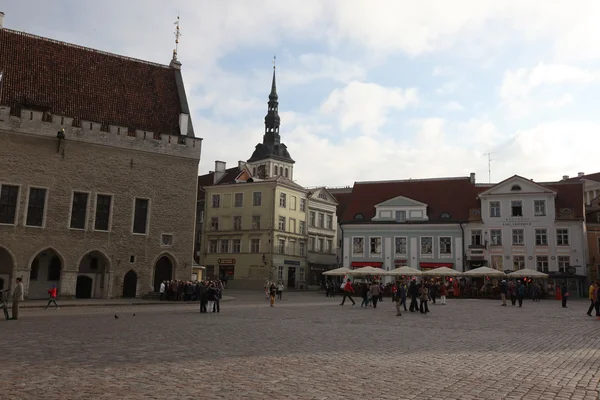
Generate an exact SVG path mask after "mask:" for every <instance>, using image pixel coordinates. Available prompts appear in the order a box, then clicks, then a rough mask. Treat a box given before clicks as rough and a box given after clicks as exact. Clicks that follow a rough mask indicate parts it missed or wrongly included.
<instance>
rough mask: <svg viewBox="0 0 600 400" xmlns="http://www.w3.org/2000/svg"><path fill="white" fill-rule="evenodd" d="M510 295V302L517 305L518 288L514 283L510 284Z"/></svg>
mask: <svg viewBox="0 0 600 400" xmlns="http://www.w3.org/2000/svg"><path fill="white" fill-rule="evenodd" d="M508 295H509V296H510V302H511V304H512V305H513V306H514V305H515V304H516V303H517V286H516V285H515V283H514V282H512V281H511V282H510V283H509V284H508Z"/></svg>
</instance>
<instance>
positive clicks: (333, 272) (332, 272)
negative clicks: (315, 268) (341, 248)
mask: <svg viewBox="0 0 600 400" xmlns="http://www.w3.org/2000/svg"><path fill="white" fill-rule="evenodd" d="M349 271H350V270H349V269H348V268H336V269H332V270H329V271H326V272H323V275H330V276H344V275H347V274H348V272H349Z"/></svg>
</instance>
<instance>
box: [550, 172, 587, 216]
mask: <svg viewBox="0 0 600 400" xmlns="http://www.w3.org/2000/svg"><path fill="white" fill-rule="evenodd" d="M542 185H544V186H545V187H548V188H550V189H552V190H555V191H556V192H557V193H556V200H555V205H556V216H557V218H567V219H573V218H575V219H581V220H582V219H583V218H584V216H585V203H584V197H583V188H584V183H583V181H581V180H580V181H566V182H564V181H563V182H553V183H543V184H542ZM566 208H569V209H571V210H573V213H572V214H568V215H567V214H564V213H561V210H562V209H566Z"/></svg>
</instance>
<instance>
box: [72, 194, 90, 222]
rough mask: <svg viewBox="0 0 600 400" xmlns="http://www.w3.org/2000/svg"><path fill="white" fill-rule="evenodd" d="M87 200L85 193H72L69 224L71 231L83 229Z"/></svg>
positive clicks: (87, 196)
mask: <svg viewBox="0 0 600 400" xmlns="http://www.w3.org/2000/svg"><path fill="white" fill-rule="evenodd" d="M88 198H89V195H88V194H87V193H82V192H73V199H72V201H71V222H70V223H69V226H70V227H71V229H85V222H86V220H87V209H88Z"/></svg>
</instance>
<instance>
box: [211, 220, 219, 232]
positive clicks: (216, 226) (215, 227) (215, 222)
mask: <svg viewBox="0 0 600 400" xmlns="http://www.w3.org/2000/svg"><path fill="white" fill-rule="evenodd" d="M210 229H211V230H213V231H218V230H219V217H212V218H211V219H210Z"/></svg>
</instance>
